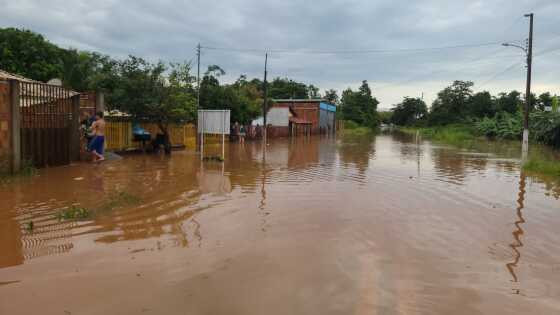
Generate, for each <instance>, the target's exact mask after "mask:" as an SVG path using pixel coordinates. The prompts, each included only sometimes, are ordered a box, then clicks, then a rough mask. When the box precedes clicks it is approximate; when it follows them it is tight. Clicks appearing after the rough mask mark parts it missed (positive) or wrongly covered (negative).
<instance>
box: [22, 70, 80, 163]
mask: <svg viewBox="0 0 560 315" xmlns="http://www.w3.org/2000/svg"><path fill="white" fill-rule="evenodd" d="M18 90H19V110H20V113H19V114H20V122H19V127H20V139H21V140H20V141H21V159H22V161H28V162H30V163H32V164H33V165H34V166H36V167H44V166H55V165H64V164H68V163H70V161H72V160H74V159H77V158H78V156H77V155H78V154H79V130H78V119H79V117H78V110H79V95H78V93H76V92H73V91H70V90H67V89H64V88H62V87H60V86H55V85H49V84H44V83H36V82H21V81H20V82H18Z"/></svg>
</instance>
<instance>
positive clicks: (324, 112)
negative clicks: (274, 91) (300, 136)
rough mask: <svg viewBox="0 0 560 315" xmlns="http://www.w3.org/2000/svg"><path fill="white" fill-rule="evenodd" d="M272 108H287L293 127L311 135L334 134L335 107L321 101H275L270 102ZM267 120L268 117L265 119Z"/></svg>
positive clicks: (292, 128)
mask: <svg viewBox="0 0 560 315" xmlns="http://www.w3.org/2000/svg"><path fill="white" fill-rule="evenodd" d="M273 108H289V109H290V112H291V113H292V116H291V118H292V119H291V121H292V123H293V126H292V127H291V128H290V130H294V129H297V128H298V127H299V126H298V125H302V126H306V125H309V126H308V127H305V128H303V130H306V132H310V133H312V134H330V133H334V132H335V120H336V106H335V105H333V104H330V103H328V102H327V101H325V100H323V99H275V100H272V105H271V110H272V109H273ZM267 118H268V117H267Z"/></svg>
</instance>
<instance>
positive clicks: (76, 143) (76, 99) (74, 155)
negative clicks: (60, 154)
mask: <svg viewBox="0 0 560 315" xmlns="http://www.w3.org/2000/svg"><path fill="white" fill-rule="evenodd" d="M71 100H72V121H71V122H70V152H69V154H70V161H78V160H80V95H79V94H78V95H75V96H72V99H71Z"/></svg>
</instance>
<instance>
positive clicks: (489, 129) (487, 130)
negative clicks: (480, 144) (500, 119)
mask: <svg viewBox="0 0 560 315" xmlns="http://www.w3.org/2000/svg"><path fill="white" fill-rule="evenodd" d="M475 126H476V131H477V132H478V133H479V134H481V135H483V136H486V137H488V138H495V137H496V136H497V135H498V124H497V123H496V119H494V118H488V117H484V118H483V119H482V120H481V121H479V122H477V123H476V125H475Z"/></svg>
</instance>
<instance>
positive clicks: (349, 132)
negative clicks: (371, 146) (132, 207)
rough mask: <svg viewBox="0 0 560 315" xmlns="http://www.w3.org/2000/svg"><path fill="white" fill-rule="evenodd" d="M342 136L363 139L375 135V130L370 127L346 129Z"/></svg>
mask: <svg viewBox="0 0 560 315" xmlns="http://www.w3.org/2000/svg"><path fill="white" fill-rule="evenodd" d="M341 134H342V136H349V137H361V136H367V135H371V134H373V129H371V128H368V127H356V128H353V129H344V130H342V132H341Z"/></svg>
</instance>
